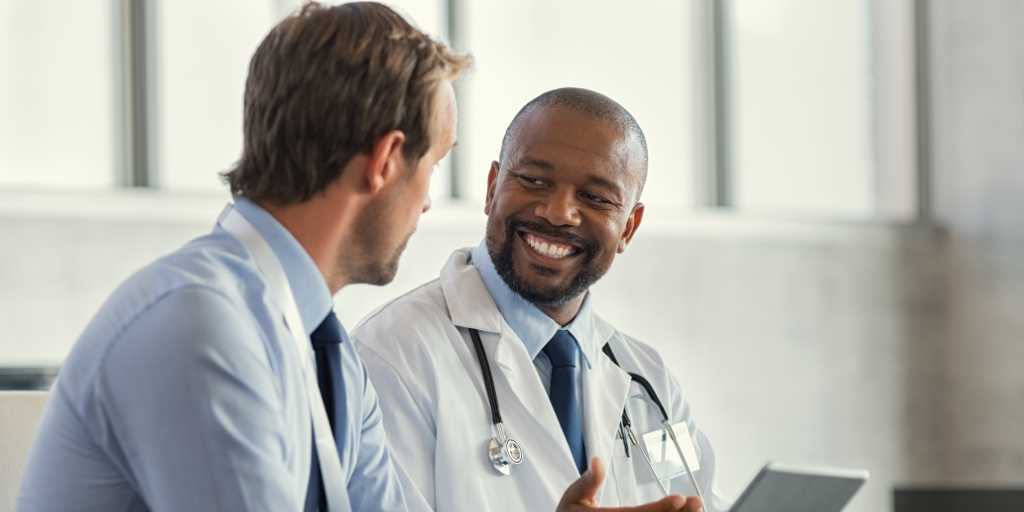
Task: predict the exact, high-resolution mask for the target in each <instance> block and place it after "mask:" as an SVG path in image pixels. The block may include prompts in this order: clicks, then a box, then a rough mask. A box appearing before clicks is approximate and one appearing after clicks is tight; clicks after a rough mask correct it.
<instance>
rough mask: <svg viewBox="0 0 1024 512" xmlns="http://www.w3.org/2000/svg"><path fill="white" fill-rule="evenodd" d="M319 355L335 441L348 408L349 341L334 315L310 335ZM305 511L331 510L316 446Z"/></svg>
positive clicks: (319, 380) (318, 368) (322, 389)
mask: <svg viewBox="0 0 1024 512" xmlns="http://www.w3.org/2000/svg"><path fill="white" fill-rule="evenodd" d="M309 339H310V341H311V342H312V343H313V352H314V353H315V354H316V380H317V383H318V384H319V385H320V396H321V397H322V398H323V400H324V409H326V410H327V419H328V420H329V421H330V422H331V432H332V433H334V436H335V439H337V436H338V428H337V426H336V425H337V420H336V419H335V418H336V416H337V415H338V411H340V410H341V409H342V408H343V407H344V403H341V402H344V397H345V385H344V382H342V380H341V348H340V346H341V344H342V343H343V342H344V341H345V339H346V336H345V329H344V328H343V327H342V326H341V322H339V321H338V317H337V316H335V315H334V311H331V312H330V313H328V314H327V318H324V321H323V322H320V325H319V326H318V327H317V328H316V330H314V331H313V333H312V334H310V335H309ZM305 510H307V511H310V510H320V511H325V510H327V494H326V492H325V490H324V482H323V478H322V477H321V475H320V460H319V457H318V456H317V453H316V443H314V444H313V467H312V468H311V469H310V473H309V487H308V488H307V490H306V507H305Z"/></svg>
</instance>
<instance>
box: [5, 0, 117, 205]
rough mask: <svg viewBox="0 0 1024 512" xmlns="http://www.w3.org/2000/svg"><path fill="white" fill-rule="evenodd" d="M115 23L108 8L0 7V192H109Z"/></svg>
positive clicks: (72, 4)
mask: <svg viewBox="0 0 1024 512" xmlns="http://www.w3.org/2000/svg"><path fill="white" fill-rule="evenodd" d="M113 21H114V16H113V13H112V11H111V7H110V5H109V2H83V1H78V0H51V1H46V2H0V187H9V188H48V189H78V190H83V189H86V190H87V189H104V188H109V187H110V186H111V185H113V183H114V179H115V175H116V173H115V158H114V154H115V147H116V145H115V140H116V136H115V126H116V123H115V119H116V117H117V110H116V107H115V94H116V93H115V69H114V56H115V48H114V44H113V41H114V37H113V34H114V30H113Z"/></svg>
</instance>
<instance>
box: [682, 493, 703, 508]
mask: <svg viewBox="0 0 1024 512" xmlns="http://www.w3.org/2000/svg"><path fill="white" fill-rule="evenodd" d="M683 510H684V511H685V512H704V500H702V499H700V498H698V497H696V496H691V497H689V498H686V508H684V509H683Z"/></svg>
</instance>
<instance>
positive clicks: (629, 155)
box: [502, 105, 640, 172]
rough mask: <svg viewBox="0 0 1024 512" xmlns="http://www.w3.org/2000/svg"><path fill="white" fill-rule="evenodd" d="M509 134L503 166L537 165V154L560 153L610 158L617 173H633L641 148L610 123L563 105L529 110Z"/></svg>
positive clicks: (537, 107) (624, 131) (625, 133)
mask: <svg viewBox="0 0 1024 512" xmlns="http://www.w3.org/2000/svg"><path fill="white" fill-rule="evenodd" d="M511 135H512V137H511V140H510V141H509V148H508V154H507V155H506V157H507V160H508V161H507V162H502V167H505V166H506V165H509V166H511V167H518V166H520V165H523V164H535V166H537V165H536V164H538V162H537V160H538V157H539V156H540V155H538V154H537V153H546V154H558V153H561V152H562V151H560V150H564V151H565V152H573V151H579V152H582V153H589V154H593V155H595V156H601V157H605V158H609V159H611V160H612V161H614V162H616V163H617V164H619V165H618V166H617V167H619V169H618V170H620V171H622V172H626V171H629V170H631V169H632V170H635V169H634V168H635V167H637V166H638V165H640V158H639V151H640V149H639V147H638V144H637V143H636V141H635V140H634V139H633V137H631V136H630V134H629V133H628V132H627V131H626V130H624V129H622V128H621V127H619V126H616V125H615V124H614V123H612V122H611V121H610V120H607V119H602V118H598V117H593V116H590V115H587V114H586V113H583V112H579V111H577V110H575V109H572V108H568V107H564V106H548V105H538V106H536V107H534V108H532V109H531V110H530V111H529V112H527V113H526V114H524V115H523V118H522V119H520V121H519V122H518V123H517V124H516V126H515V129H514V130H513V132H512V134H511ZM547 163H548V165H551V164H553V162H547Z"/></svg>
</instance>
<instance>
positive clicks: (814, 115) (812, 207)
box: [726, 0, 875, 217]
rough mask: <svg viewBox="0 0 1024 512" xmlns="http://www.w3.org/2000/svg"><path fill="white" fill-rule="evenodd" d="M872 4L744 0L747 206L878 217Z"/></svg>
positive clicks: (742, 161)
mask: <svg viewBox="0 0 1024 512" xmlns="http://www.w3.org/2000/svg"><path fill="white" fill-rule="evenodd" d="M868 8H869V5H868V2H867V1H866V0H832V1H829V2H821V1H819V0H734V1H732V2H731V4H730V7H729V10H728V16H727V20H728V27H727V28H726V31H727V34H728V35H729V38H728V42H727V46H728V49H729V68H728V69H729V74H730V75H729V76H730V80H729V82H730V84H729V85H730V86H731V87H730V89H729V92H730V93H731V97H730V98H729V100H728V101H729V102H730V103H729V104H730V108H729V110H730V112H731V119H730V120H729V121H730V123H731V130H730V136H731V141H730V143H731V144H730V145H731V150H732V162H731V164H732V165H731V172H732V173H733V176H734V184H735V188H734V189H733V194H734V196H733V200H734V204H735V206H736V207H737V208H738V209H741V210H750V211H775V212H786V213H794V212H798V213H808V214H827V215H842V216H858V217H867V216H871V215H872V214H873V213H874V206H875V205H874V175H873V162H872V146H871V129H870V122H871V111H872V108H871V105H872V88H871V85H872V80H871V79H872V73H871V44H870V37H869V36H870V26H869V10H868Z"/></svg>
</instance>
